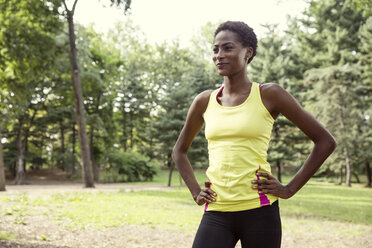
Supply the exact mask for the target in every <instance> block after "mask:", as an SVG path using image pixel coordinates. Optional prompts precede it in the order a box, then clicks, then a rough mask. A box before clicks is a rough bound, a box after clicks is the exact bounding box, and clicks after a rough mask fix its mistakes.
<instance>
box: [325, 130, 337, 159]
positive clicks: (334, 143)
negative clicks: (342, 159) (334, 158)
mask: <svg viewBox="0 0 372 248" xmlns="http://www.w3.org/2000/svg"><path fill="white" fill-rule="evenodd" d="M329 136H330V137H329V138H328V139H327V147H328V150H329V153H330V154H331V153H332V152H333V151H334V150H335V149H336V147H337V141H336V139H335V138H334V137H333V136H332V135H331V134H330V135H329Z"/></svg>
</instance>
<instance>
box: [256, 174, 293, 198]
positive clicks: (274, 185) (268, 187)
mask: <svg viewBox="0 0 372 248" xmlns="http://www.w3.org/2000/svg"><path fill="white" fill-rule="evenodd" d="M257 176H260V177H265V178H266V179H262V178H261V179H260V180H253V181H252V184H253V186H252V188H253V189H257V190H258V192H259V193H261V192H262V193H263V194H272V195H275V196H277V197H280V198H283V199H288V198H290V197H291V196H293V195H294V193H292V192H291V191H290V190H289V188H288V187H287V186H284V185H282V184H281V183H280V182H279V180H278V179H276V178H275V177H274V176H272V175H270V174H268V173H262V172H258V173H257Z"/></svg>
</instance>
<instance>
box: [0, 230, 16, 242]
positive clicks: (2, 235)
mask: <svg viewBox="0 0 372 248" xmlns="http://www.w3.org/2000/svg"><path fill="white" fill-rule="evenodd" d="M15 238H16V236H15V235H13V234H10V233H6V232H1V231H0V240H12V239H15Z"/></svg>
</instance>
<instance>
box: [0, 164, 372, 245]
mask: <svg viewBox="0 0 372 248" xmlns="http://www.w3.org/2000/svg"><path fill="white" fill-rule="evenodd" d="M196 177H197V178H198V181H199V182H200V183H201V184H202V183H203V181H204V180H205V179H206V177H205V175H204V172H202V171H197V172H196ZM167 180H168V173H167V172H166V171H162V172H161V173H159V175H158V176H157V177H156V178H155V180H154V182H152V183H151V184H154V185H166V184H167ZM288 180H289V178H288V177H286V178H284V181H288ZM132 184H137V183H132ZM172 185H174V186H179V185H180V181H179V180H178V173H177V172H175V173H174V175H173V183H172ZM355 186H357V185H355ZM0 202H3V203H6V206H7V207H1V205H2V204H0V216H5V215H7V216H8V217H12V218H14V223H17V224H27V223H24V217H25V216H27V215H28V214H30V213H35V212H38V214H43V215H46V216H48V217H50V218H51V219H52V220H54V221H56V222H58V223H60V224H62V225H65V226H69V227H72V228H82V229H84V228H86V227H94V228H103V227H112V226H121V225H125V224H134V225H147V226H156V227H159V228H164V229H171V230H183V231H186V232H194V231H195V230H196V228H197V226H198V224H199V222H200V218H201V216H202V214H203V207H200V206H197V205H196V204H195V203H194V202H193V200H192V198H191V195H190V193H189V191H188V189H187V188H185V187H174V188H170V189H169V190H163V191H161V190H157V191H138V192H124V191H122V192H118V193H108V192H98V191H97V192H74V193H63V194H51V195H44V196H38V197H36V198H35V197H33V198H29V197H27V195H18V196H17V195H15V196H12V197H9V196H2V195H0ZM280 208H281V214H282V218H284V219H285V218H293V217H295V218H298V219H308V220H310V221H314V223H316V222H317V220H319V221H322V223H323V221H327V220H331V221H335V222H340V223H350V224H358V225H359V224H361V225H371V223H372V211H371V209H372V189H368V188H362V187H353V188H347V187H344V186H336V185H333V184H330V183H322V182H317V181H310V183H308V184H307V185H306V186H305V187H304V188H303V189H301V190H300V191H299V192H298V193H297V194H296V195H295V196H294V197H292V198H291V199H289V200H280ZM40 209H43V210H42V211H40ZM0 239H1V238H0Z"/></svg>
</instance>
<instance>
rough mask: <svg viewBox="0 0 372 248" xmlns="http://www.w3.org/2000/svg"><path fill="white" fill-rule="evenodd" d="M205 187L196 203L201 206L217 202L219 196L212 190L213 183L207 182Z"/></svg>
mask: <svg viewBox="0 0 372 248" xmlns="http://www.w3.org/2000/svg"><path fill="white" fill-rule="evenodd" d="M204 186H205V188H204V189H202V190H201V191H200V193H199V195H198V196H197V197H196V199H195V202H196V203H197V204H198V205H199V206H200V205H203V204H205V203H211V202H215V201H216V199H215V197H216V196H217V194H216V193H215V192H214V191H213V190H211V182H210V181H205V182H204Z"/></svg>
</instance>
